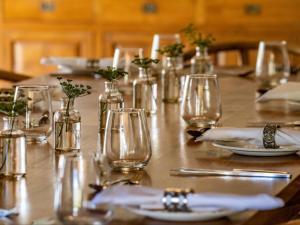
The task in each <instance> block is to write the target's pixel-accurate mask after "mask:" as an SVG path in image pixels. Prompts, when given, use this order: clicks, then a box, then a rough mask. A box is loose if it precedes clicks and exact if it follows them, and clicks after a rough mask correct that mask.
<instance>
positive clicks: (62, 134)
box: [54, 97, 81, 152]
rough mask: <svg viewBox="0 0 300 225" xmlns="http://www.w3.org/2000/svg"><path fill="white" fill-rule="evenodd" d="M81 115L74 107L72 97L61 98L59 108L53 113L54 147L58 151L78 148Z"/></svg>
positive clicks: (76, 149)
mask: <svg viewBox="0 0 300 225" xmlns="http://www.w3.org/2000/svg"><path fill="white" fill-rule="evenodd" d="M80 130H81V116H80V113H79V112H78V111H77V110H75V109H74V99H68V98H67V97H65V98H63V99H62V100H61V108H60V110H58V111H56V112H55V113H54V132H55V135H54V147H55V150H58V151H63V152H64V151H79V150H80Z"/></svg>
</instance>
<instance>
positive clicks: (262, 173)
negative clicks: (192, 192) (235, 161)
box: [170, 168, 292, 179]
mask: <svg viewBox="0 0 300 225" xmlns="http://www.w3.org/2000/svg"><path fill="white" fill-rule="evenodd" d="M170 175H173V176H233V177H264V178H286V179H289V178H291V177H292V175H291V174H290V173H288V172H284V171H268V170H245V169H233V170H214V169H192V168H179V169H172V170H170Z"/></svg>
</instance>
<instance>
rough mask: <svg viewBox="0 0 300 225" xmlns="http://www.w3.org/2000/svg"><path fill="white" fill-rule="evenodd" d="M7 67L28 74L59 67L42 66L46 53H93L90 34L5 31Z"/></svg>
mask: <svg viewBox="0 0 300 225" xmlns="http://www.w3.org/2000/svg"><path fill="white" fill-rule="evenodd" d="M4 38H5V47H6V48H5V49H4V52H5V53H7V57H6V60H5V62H6V66H7V67H9V68H10V69H11V70H13V71H15V72H19V73H24V74H28V75H32V76H34V75H41V74H44V73H47V72H51V71H54V70H56V68H54V67H46V66H43V65H40V59H41V58H42V57H47V56H85V57H91V55H92V51H93V50H92V48H91V47H90V46H92V37H91V34H89V33H81V32H74V33H70V32H67V33H62V32H28V33H26V32H25V31H11V32H8V33H6V34H5V36H4Z"/></svg>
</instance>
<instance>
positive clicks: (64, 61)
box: [41, 57, 112, 70]
mask: <svg viewBox="0 0 300 225" xmlns="http://www.w3.org/2000/svg"><path fill="white" fill-rule="evenodd" d="M88 60H90V59H88V58H82V57H46V58H42V59H41V64H43V65H58V66H63V67H69V68H70V69H74V70H75V69H76V70H80V69H86V68H87V65H88ZM98 65H99V67H107V66H112V58H101V59H99V62H98Z"/></svg>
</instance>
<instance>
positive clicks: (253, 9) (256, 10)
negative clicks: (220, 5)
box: [244, 4, 262, 15]
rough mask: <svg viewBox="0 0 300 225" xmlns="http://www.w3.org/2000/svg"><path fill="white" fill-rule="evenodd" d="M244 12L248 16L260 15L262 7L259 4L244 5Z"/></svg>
mask: <svg viewBox="0 0 300 225" xmlns="http://www.w3.org/2000/svg"><path fill="white" fill-rule="evenodd" d="M244 11H245V13H246V14H247V15H260V14H261V12H262V7H261V5H259V4H246V5H244Z"/></svg>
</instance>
